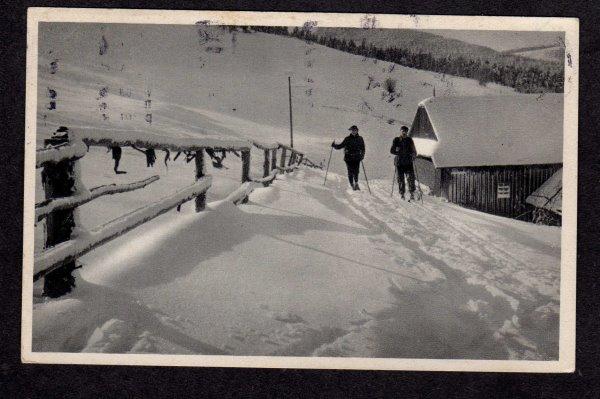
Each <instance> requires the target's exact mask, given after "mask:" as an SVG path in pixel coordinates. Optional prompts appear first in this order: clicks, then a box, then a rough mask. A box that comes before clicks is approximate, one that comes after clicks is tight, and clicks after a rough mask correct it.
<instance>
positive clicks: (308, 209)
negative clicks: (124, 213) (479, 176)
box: [33, 169, 560, 359]
mask: <svg viewBox="0 0 600 399" xmlns="http://www.w3.org/2000/svg"><path fill="white" fill-rule="evenodd" d="M328 180H329V181H328V184H327V187H324V186H323V185H322V184H323V173H322V172H320V171H313V170H305V169H303V170H300V171H297V172H293V173H292V174H289V175H286V176H282V177H278V179H277V180H276V181H275V183H274V184H273V185H272V186H271V187H268V188H260V189H257V190H256V191H255V192H253V193H252V194H251V195H250V202H249V204H247V205H241V206H239V207H236V206H234V205H233V204H231V203H229V202H221V201H217V202H212V203H210V204H209V207H208V208H209V209H208V210H207V211H206V212H203V213H200V214H196V213H194V212H193V209H192V208H193V207H191V206H188V207H186V208H184V211H183V212H182V213H181V214H177V213H176V212H175V211H172V212H170V213H168V214H165V215H163V216H160V217H159V218H157V219H155V220H154V221H151V222H149V223H147V224H146V225H144V226H143V227H141V228H139V229H137V230H134V231H132V232H130V233H128V234H126V235H125V236H123V237H120V238H119V239H117V240H115V241H113V242H111V243H109V244H107V245H105V246H103V247H100V248H99V249H97V250H95V251H93V252H91V253H90V254H88V255H86V256H85V257H83V258H82V259H81V262H82V263H83V264H84V267H83V268H82V269H80V270H79V271H78V272H77V283H78V286H77V288H76V289H75V290H74V292H73V293H72V294H69V295H67V296H66V297H64V298H62V299H58V300H42V299H41V298H39V297H36V299H35V302H36V303H35V304H34V311H33V319H34V320H33V321H34V322H33V326H34V328H33V350H34V351H104V352H119V353H123V352H132V353H133V352H151V353H155V352H158V353H204V354H235V355H245V354H250V355H296V356H359V357H418V358H470V359H508V358H510V359H552V358H554V359H555V358H556V357H557V355H558V309H559V288H558V287H559V265H560V229H559V228H555V227H547V226H537V225H532V224H527V223H524V222H519V221H514V220H510V219H504V218H500V217H495V216H491V215H487V214H482V213H478V212H474V211H469V210H465V209H462V208H459V207H457V206H454V205H452V204H448V203H443V202H441V201H439V200H438V199H437V198H433V197H428V196H425V201H424V205H421V204H419V203H407V202H403V201H400V200H399V199H398V197H397V196H396V197H395V198H390V196H389V187H387V185H388V182H387V181H382V180H377V181H372V182H371V186H372V187H371V188H372V190H373V196H370V195H369V194H368V193H367V192H366V191H362V192H353V191H350V190H347V188H346V182H345V178H342V177H340V176H339V175H335V174H334V175H332V174H330V175H329V178H328Z"/></svg>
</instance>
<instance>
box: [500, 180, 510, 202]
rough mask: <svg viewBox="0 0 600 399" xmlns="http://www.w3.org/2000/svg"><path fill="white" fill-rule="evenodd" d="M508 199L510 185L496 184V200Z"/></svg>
mask: <svg viewBox="0 0 600 399" xmlns="http://www.w3.org/2000/svg"><path fill="white" fill-rule="evenodd" d="M500 198H510V185H509V184H506V183H498V199H500Z"/></svg>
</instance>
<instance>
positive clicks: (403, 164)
mask: <svg viewBox="0 0 600 399" xmlns="http://www.w3.org/2000/svg"><path fill="white" fill-rule="evenodd" d="M390 152H391V153H392V154H394V155H395V156H396V157H395V158H394V165H396V172H397V173H396V176H398V190H399V191H400V196H401V197H402V199H404V191H405V184H404V176H405V175H406V178H407V180H408V191H409V192H410V199H411V200H412V199H414V192H415V171H414V168H413V160H414V159H415V157H416V155H417V150H416V149H415V143H414V142H413V139H412V138H411V137H408V127H406V126H402V127H401V128H400V136H399V137H395V138H394V141H393V142H392V148H391V149H390Z"/></svg>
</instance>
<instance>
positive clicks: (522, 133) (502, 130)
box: [410, 93, 563, 168]
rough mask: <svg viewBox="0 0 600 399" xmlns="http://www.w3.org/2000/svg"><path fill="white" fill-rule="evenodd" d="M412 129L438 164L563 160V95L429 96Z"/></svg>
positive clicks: (426, 152)
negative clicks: (429, 143) (425, 143)
mask: <svg viewBox="0 0 600 399" xmlns="http://www.w3.org/2000/svg"><path fill="white" fill-rule="evenodd" d="M410 135H411V136H413V137H415V138H422V139H425V140H422V141H434V140H435V139H437V144H436V145H435V146H431V145H424V143H415V144H416V147H417V151H418V152H419V154H420V155H424V156H430V157H431V158H432V160H433V162H434V164H435V166H436V167H438V168H440V167H441V168H444V167H460V166H492V165H525V164H528V165H533V164H550V163H562V141H563V95H562V94H554V93H552V94H533V95H530V94H520V95H512V96H469V97H432V98H428V99H426V100H424V101H422V102H421V103H420V104H419V109H418V111H417V114H416V116H415V120H414V122H413V126H412V128H411V131H410ZM419 141H421V140H419ZM420 144H423V145H420ZM420 147H421V148H420ZM421 151H422V152H421Z"/></svg>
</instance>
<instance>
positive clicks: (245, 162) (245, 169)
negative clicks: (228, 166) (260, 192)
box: [242, 150, 250, 204]
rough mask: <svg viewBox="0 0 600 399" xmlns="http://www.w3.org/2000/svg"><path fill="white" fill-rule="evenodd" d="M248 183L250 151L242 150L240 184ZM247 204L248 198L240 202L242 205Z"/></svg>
mask: <svg viewBox="0 0 600 399" xmlns="http://www.w3.org/2000/svg"><path fill="white" fill-rule="evenodd" d="M248 181H250V150H242V184H243V183H246V182H248ZM246 202H248V197H246V198H244V199H243V200H242V204H245V203H246Z"/></svg>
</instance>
